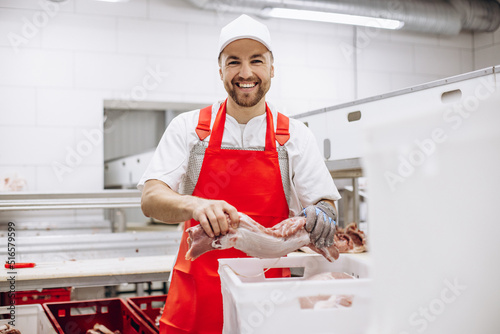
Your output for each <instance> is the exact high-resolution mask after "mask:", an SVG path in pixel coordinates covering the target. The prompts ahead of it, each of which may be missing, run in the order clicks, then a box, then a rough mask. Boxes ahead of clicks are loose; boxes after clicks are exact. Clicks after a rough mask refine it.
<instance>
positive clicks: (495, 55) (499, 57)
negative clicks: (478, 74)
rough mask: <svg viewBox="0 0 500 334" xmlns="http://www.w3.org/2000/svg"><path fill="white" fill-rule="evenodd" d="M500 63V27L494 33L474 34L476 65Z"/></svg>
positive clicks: (482, 66) (478, 67) (480, 66)
mask: <svg viewBox="0 0 500 334" xmlns="http://www.w3.org/2000/svg"><path fill="white" fill-rule="evenodd" d="M491 65H500V29H498V30H497V31H495V32H494V33H477V34H474V67H475V68H476V69H480V68H484V67H488V66H491Z"/></svg>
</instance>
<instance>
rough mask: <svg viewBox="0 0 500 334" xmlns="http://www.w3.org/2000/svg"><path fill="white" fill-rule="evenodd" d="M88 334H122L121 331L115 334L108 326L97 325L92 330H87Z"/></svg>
mask: <svg viewBox="0 0 500 334" xmlns="http://www.w3.org/2000/svg"><path fill="white" fill-rule="evenodd" d="M86 334H121V332H120V331H119V330H116V331H114V332H113V331H111V330H109V328H107V327H106V326H104V325H101V324H98V323H96V324H94V327H93V328H92V329H89V330H87V333H86Z"/></svg>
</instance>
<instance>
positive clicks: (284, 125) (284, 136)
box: [276, 112, 290, 146]
mask: <svg viewBox="0 0 500 334" xmlns="http://www.w3.org/2000/svg"><path fill="white" fill-rule="evenodd" d="M289 125H290V119H289V118H288V117H287V116H285V115H283V114H282V113H280V112H279V113H278V120H277V124H276V140H277V141H278V143H280V145H281V146H283V145H285V143H286V142H287V141H288V139H290V131H289Z"/></svg>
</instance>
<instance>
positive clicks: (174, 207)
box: [141, 180, 240, 237]
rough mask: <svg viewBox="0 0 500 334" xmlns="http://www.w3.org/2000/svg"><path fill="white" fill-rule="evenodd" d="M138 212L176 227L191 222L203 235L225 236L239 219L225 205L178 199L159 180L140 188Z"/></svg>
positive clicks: (199, 199) (181, 196) (174, 193)
mask: <svg viewBox="0 0 500 334" xmlns="http://www.w3.org/2000/svg"><path fill="white" fill-rule="evenodd" d="M141 208H142V212H143V213H144V215H145V216H146V217H153V218H156V219H158V220H160V221H162V222H166V223H178V222H183V221H186V220H190V219H191V218H193V219H195V220H197V221H199V222H200V225H201V226H202V228H203V230H204V231H205V232H206V233H207V235H209V236H211V237H214V236H216V235H220V234H221V233H222V234H226V233H227V231H228V230H229V226H228V218H227V216H228V217H229V219H230V220H229V221H230V222H231V226H233V227H238V225H239V222H240V216H239V215H238V211H237V210H236V208H235V207H234V206H232V205H230V204H228V203H227V202H225V201H216V200H209V199H203V198H200V197H195V196H190V195H180V194H179V193H177V192H175V191H173V190H172V189H171V188H170V187H169V186H168V185H167V184H165V183H164V182H162V181H160V180H149V181H147V182H146V183H145V184H144V189H143V191H142V201H141Z"/></svg>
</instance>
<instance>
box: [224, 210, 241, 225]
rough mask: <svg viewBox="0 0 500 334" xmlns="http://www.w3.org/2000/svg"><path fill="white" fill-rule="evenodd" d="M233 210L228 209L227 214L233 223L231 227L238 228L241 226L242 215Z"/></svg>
mask: <svg viewBox="0 0 500 334" xmlns="http://www.w3.org/2000/svg"><path fill="white" fill-rule="evenodd" d="M231 208H232V210H230V209H228V210H227V211H226V212H227V214H228V215H229V219H230V222H231V227H233V228H237V227H238V226H239V225H240V215H239V214H238V211H236V209H235V208H234V207H231Z"/></svg>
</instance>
